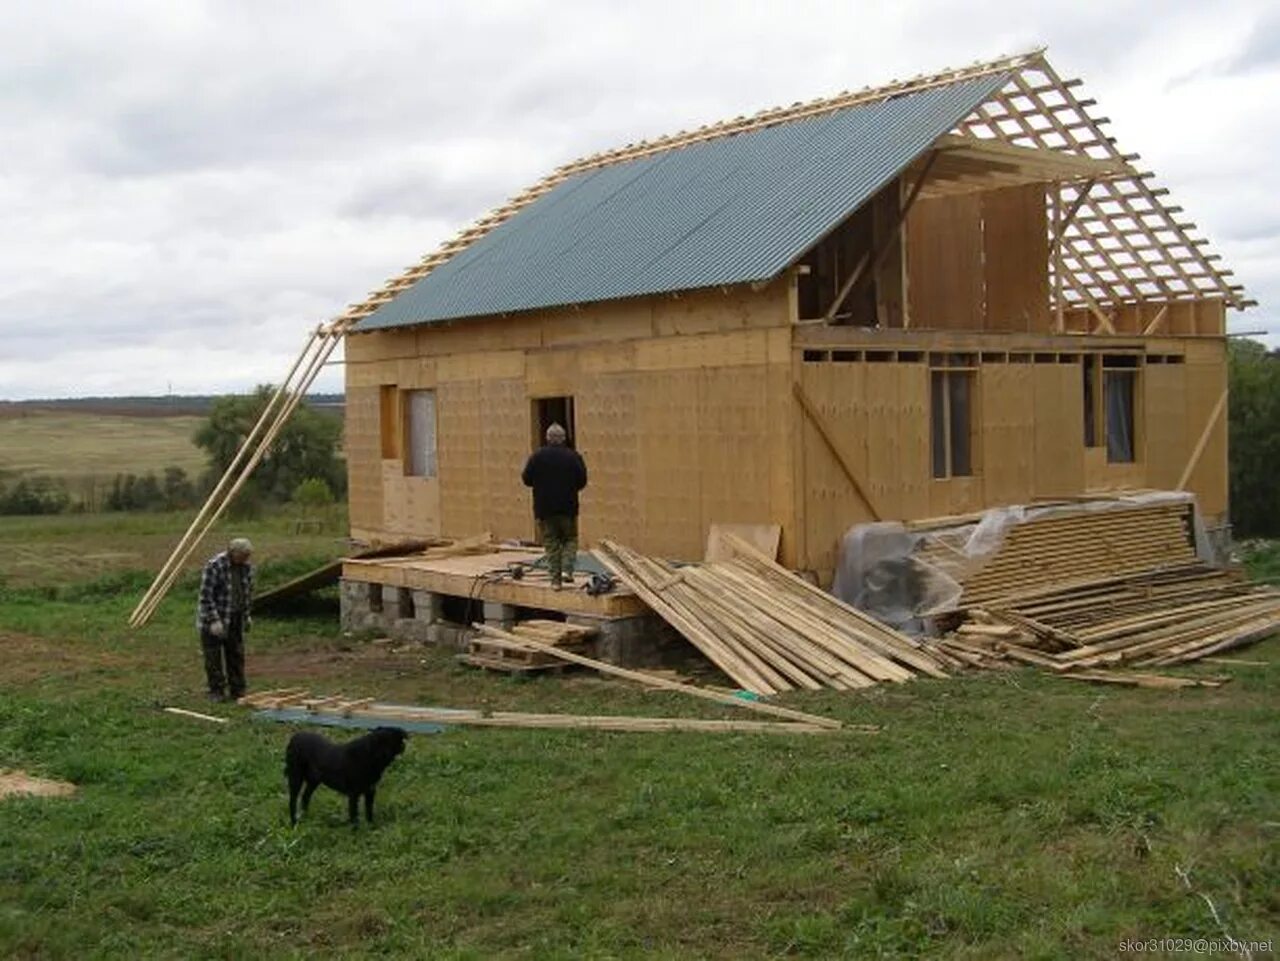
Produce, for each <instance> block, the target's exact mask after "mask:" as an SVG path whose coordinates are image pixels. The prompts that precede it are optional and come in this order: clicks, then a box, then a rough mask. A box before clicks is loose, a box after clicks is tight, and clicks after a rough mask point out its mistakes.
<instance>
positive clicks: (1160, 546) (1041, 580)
mask: <svg viewBox="0 0 1280 961" xmlns="http://www.w3.org/2000/svg"><path fill="white" fill-rule="evenodd" d="M1192 510H1193V506H1192V504H1191V502H1190V501H1186V502H1174V503H1159V504H1148V505H1137V506H1132V507H1128V506H1125V507H1114V508H1109V509H1107V510H1083V509H1082V510H1076V511H1071V512H1069V513H1054V514H1050V515H1048V516H1045V517H1040V518H1036V519H1034V520H1029V521H1026V522H1024V523H1021V524H1015V525H1013V526H1012V527H1010V528H1009V529H1008V531H1007V532H1006V534H1005V538H1004V542H1003V543H1002V544H1001V545H1000V548H999V550H997V551H996V553H995V554H994V555H993V556H992V557H991V558H990V559H989V560H988V561H987V563H986V564H984V565H983V566H982V567H981V568H980V569H979V570H978V571H976V572H975V573H974V574H972V575H970V576H968V577H967V578H965V580H964V594H963V596H962V597H961V602H960V603H961V605H962V606H966V607H968V606H974V605H977V606H983V605H989V604H993V603H996V602H999V601H1001V600H1003V599H1004V598H1006V597H1009V596H1011V595H1015V594H1022V593H1026V592H1028V591H1034V590H1038V589H1047V588H1056V587H1060V586H1062V585H1064V584H1069V583H1073V582H1079V581H1086V580H1092V579H1096V578H1099V577H1124V576H1127V575H1131V574H1139V573H1142V572H1144V571H1148V570H1152V569H1155V568H1159V567H1176V566H1182V565H1187V564H1194V563H1195V561H1196V553H1195V547H1194V543H1193V540H1192V536H1191V529H1190V524H1191V516H1192V515H1191V512H1192ZM943 551H945V548H943V547H942V546H941V545H931V546H929V547H926V548H925V549H924V553H925V554H926V555H939V556H938V560H939V562H940V563H941V564H942V565H943V566H944V567H945V566H947V565H948V561H949V560H950V559H949V558H946V557H945V555H943V554H942V552H943Z"/></svg>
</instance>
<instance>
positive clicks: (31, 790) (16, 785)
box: [0, 770, 76, 798]
mask: <svg viewBox="0 0 1280 961" xmlns="http://www.w3.org/2000/svg"><path fill="white" fill-rule="evenodd" d="M75 793H76V786H75V785H74V784H70V783H68V782H67V781H50V780H49V779H47V778H42V777H32V776H31V775H30V774H27V773H26V772H25V771H2V770H0V798H7V797H17V796H21V795H30V796H32V797H68V796H69V795H72V794H75Z"/></svg>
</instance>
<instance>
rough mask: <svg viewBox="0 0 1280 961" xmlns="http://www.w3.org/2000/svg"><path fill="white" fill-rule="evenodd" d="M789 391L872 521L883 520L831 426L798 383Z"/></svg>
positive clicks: (794, 383) (793, 384)
mask: <svg viewBox="0 0 1280 961" xmlns="http://www.w3.org/2000/svg"><path fill="white" fill-rule="evenodd" d="M791 391H792V393H794V394H795V396H796V400H797V401H799V402H800V409H801V410H802V411H804V413H805V416H806V417H808V418H809V421H810V423H812V424H813V426H814V428H815V429H816V430H817V431H818V436H820V437H821V438H822V440H823V442H824V443H826V445H827V448H828V449H829V450H830V451H831V453H832V455H833V456H834V457H835V459H836V463H837V464H839V465H840V470H841V471H843V473H844V476H845V478H846V479H847V480H848V481H849V483H850V484H851V485H853V489H854V490H855V491H857V492H858V496H859V497H861V498H862V502H863V503H864V504H866V505H867V509H868V510H869V511H871V517H872V519H873V520H877V521H879V520H884V517H883V515H881V513H880V510H879V508H877V507H876V505H875V503H874V502H873V501H872V500H871V497H870V496H869V495H868V494H867V492H866V491H865V490H863V487H862V484H861V483H859V482H858V476H857V475H856V474H855V473H854V471H853V466H852V465H851V464H850V463H849V462H848V460H846V459H845V456H844V453H843V452H842V451H841V450H840V448H839V446H837V444H836V440H835V432H834V431H833V430H832V428H831V425H830V424H828V423H827V422H826V418H824V417H823V416H822V412H821V411H819V410H818V408H817V407H816V406H815V405H814V403H813V401H812V400H811V399H810V398H809V395H808V394H806V393H805V390H804V388H803V387H802V386H800V382H799V381H793V382H792V384H791Z"/></svg>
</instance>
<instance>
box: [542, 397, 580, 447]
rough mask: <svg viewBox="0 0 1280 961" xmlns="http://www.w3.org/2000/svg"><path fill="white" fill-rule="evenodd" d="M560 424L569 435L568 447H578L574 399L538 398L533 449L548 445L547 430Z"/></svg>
mask: <svg viewBox="0 0 1280 961" xmlns="http://www.w3.org/2000/svg"><path fill="white" fill-rule="evenodd" d="M552 424H559V425H560V426H561V427H563V428H564V430H565V433H566V434H568V435H569V439H568V445H569V446H570V447H576V446H577V445H576V441H577V436H578V432H577V430H576V429H575V425H574V422H573V398H572V397H538V398H535V399H534V401H533V449H534V450H537V449H538V448H539V447H541V446H542V445H543V444H545V443H546V437H547V428H548V427H550V426H551V425H552Z"/></svg>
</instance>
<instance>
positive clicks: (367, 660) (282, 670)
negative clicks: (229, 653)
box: [246, 647, 422, 683]
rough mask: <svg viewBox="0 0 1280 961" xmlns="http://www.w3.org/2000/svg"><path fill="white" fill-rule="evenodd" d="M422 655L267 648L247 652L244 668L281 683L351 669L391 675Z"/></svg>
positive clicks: (332, 675) (343, 674) (338, 675)
mask: <svg viewBox="0 0 1280 961" xmlns="http://www.w3.org/2000/svg"><path fill="white" fill-rule="evenodd" d="M421 657H422V652H421V650H420V649H406V650H400V649H397V653H392V651H389V650H387V649H386V648H382V647H374V648H363V649H362V648H356V649H353V650H349V651H340V650H332V649H329V650H309V651H268V652H264V653H261V654H254V653H253V652H250V653H249V654H248V664H247V665H246V666H247V670H248V672H249V673H250V674H251V675H258V676H261V677H269V678H272V679H273V680H275V681H279V682H281V683H284V682H291V683H292V682H297V681H311V680H334V679H338V680H340V679H342V678H344V677H348V678H349V677H351V676H352V674H353V673H354V672H357V671H358V672H366V671H367V672H369V673H371V674H373V673H378V672H381V671H385V672H387V674H388V675H392V676H394V675H395V674H396V672H407V671H411V670H414V669H415V668H416V667H417V666H418V664H419V659H420V658H421Z"/></svg>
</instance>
